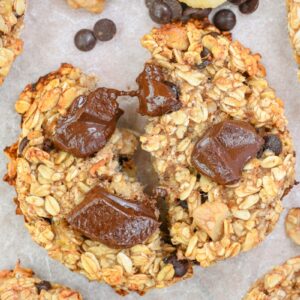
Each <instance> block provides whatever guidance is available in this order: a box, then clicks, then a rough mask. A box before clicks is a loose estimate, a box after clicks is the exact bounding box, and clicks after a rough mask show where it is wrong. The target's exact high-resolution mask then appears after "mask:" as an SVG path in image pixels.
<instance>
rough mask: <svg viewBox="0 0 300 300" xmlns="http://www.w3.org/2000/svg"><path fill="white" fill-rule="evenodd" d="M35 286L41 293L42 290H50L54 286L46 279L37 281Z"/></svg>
mask: <svg viewBox="0 0 300 300" xmlns="http://www.w3.org/2000/svg"><path fill="white" fill-rule="evenodd" d="M35 287H36V289H37V292H38V294H40V293H41V291H42V290H45V291H49V290H51V288H52V286H51V283H50V282H49V281H46V280H44V281H40V282H37V283H35Z"/></svg>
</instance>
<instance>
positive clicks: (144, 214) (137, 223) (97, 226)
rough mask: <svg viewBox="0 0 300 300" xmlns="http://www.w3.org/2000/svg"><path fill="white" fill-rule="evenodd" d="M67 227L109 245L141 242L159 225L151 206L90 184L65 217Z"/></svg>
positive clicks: (116, 246) (113, 246) (129, 245)
mask: <svg viewBox="0 0 300 300" xmlns="http://www.w3.org/2000/svg"><path fill="white" fill-rule="evenodd" d="M67 220H68V222H69V223H70V225H71V227H72V228H73V229H75V230H78V231H79V232H81V233H82V234H83V235H85V236H87V237H88V238H90V239H92V240H95V241H99V242H101V243H103V244H105V245H107V246H108V247H111V248H116V249H119V248H130V247H132V246H134V245H137V244H140V243H142V242H144V241H145V240H146V239H147V238H148V237H150V236H151V235H152V234H153V233H154V232H155V230H156V229H157V228H158V227H159V225H160V223H159V222H158V221H157V219H156V217H155V214H154V209H153V208H152V207H150V206H147V205H146V204H145V203H141V202H132V201H129V200H125V199H122V198H120V197H118V196H116V195H112V194H110V193H109V192H107V191H106V190H105V189H103V188H102V187H100V186H96V187H94V188H93V189H92V190H91V191H90V192H88V193H87V195H86V197H85V199H84V201H83V202H81V203H80V204H79V205H78V206H77V207H76V208H75V209H74V210H73V211H72V212H71V213H70V214H69V215H68V217H67Z"/></svg>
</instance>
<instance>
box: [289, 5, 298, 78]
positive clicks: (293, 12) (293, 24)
mask: <svg viewBox="0 0 300 300" xmlns="http://www.w3.org/2000/svg"><path fill="white" fill-rule="evenodd" d="M286 2H287V9H288V30H289V34H290V40H291V43H292V46H293V49H294V55H295V59H296V61H297V63H298V65H300V17H299V11H300V2H299V1H298V0H287V1H286ZM298 78H299V80H300V72H298Z"/></svg>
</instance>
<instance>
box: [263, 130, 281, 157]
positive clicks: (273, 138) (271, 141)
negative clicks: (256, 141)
mask: <svg viewBox="0 0 300 300" xmlns="http://www.w3.org/2000/svg"><path fill="white" fill-rule="evenodd" d="M264 140H265V144H264V146H263V148H264V150H271V151H273V152H274V154H275V155H279V154H280V153H281V152H282V142H281V140H280V138H279V137H278V136H277V135H276V134H268V135H266V136H264Z"/></svg>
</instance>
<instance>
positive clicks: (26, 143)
mask: <svg viewBox="0 0 300 300" xmlns="http://www.w3.org/2000/svg"><path fill="white" fill-rule="evenodd" d="M28 143H29V139H28V138H27V136H25V137H24V138H23V139H22V141H21V142H20V144H19V155H22V153H23V151H24V149H25V148H26V146H27V145H28Z"/></svg>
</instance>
